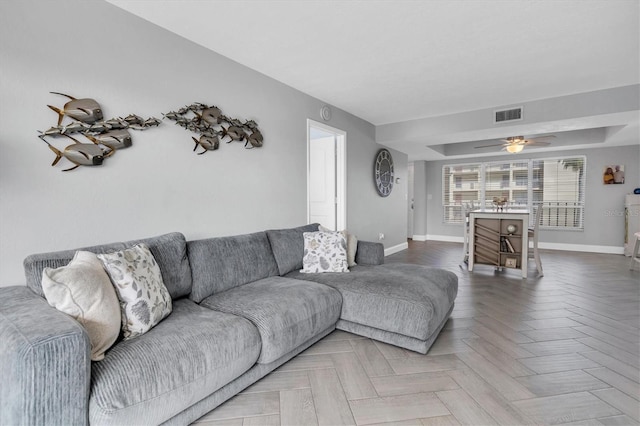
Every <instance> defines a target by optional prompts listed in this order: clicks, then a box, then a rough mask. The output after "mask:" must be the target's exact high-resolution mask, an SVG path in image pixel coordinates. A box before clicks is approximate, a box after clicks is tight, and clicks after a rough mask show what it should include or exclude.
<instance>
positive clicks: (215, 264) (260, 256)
mask: <svg viewBox="0 0 640 426" xmlns="http://www.w3.org/2000/svg"><path fill="white" fill-rule="evenodd" d="M187 247H188V251H189V262H190V263H191V271H192V276H193V291H192V292H191V296H190V298H191V300H193V301H194V302H196V303H200V302H201V301H202V300H203V299H205V298H207V297H209V296H211V295H213V294H215V293H219V292H222V291H225V290H228V289H230V288H233V287H237V286H239V285H242V284H246V283H249V282H253V281H256V280H260V279H263V278H267V277H271V276H275V275H278V266H277V264H276V261H275V259H274V258H273V254H272V253H271V246H270V245H269V240H268V239H267V235H266V234H265V233H264V232H257V233H254V234H248V235H237V236H233V237H220V238H208V239H204V240H196V241H189V242H188V243H187Z"/></svg>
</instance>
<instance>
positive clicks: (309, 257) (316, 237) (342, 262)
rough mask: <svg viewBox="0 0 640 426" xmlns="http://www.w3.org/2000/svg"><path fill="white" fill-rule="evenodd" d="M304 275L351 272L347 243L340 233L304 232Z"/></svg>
mask: <svg viewBox="0 0 640 426" xmlns="http://www.w3.org/2000/svg"><path fill="white" fill-rule="evenodd" d="M302 235H303V237H304V257H303V258H302V270H300V272H302V273H311V274H313V273H321V272H349V265H348V263H347V241H346V240H345V238H344V235H342V233H340V232H321V231H319V232H304V233H303V234H302Z"/></svg>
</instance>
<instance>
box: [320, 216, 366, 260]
mask: <svg viewBox="0 0 640 426" xmlns="http://www.w3.org/2000/svg"><path fill="white" fill-rule="evenodd" d="M318 231H322V232H333V231H332V230H331V229H329V228H325V227H324V226H322V225H320V226H319V227H318ZM339 232H340V233H341V234H342V235H344V237H345V238H346V239H347V262H348V263H349V268H351V267H352V266H356V265H357V263H356V252H357V250H358V238H357V237H356V236H355V235H353V234H351V233H349V232H347V230H346V229H344V230H342V231H339Z"/></svg>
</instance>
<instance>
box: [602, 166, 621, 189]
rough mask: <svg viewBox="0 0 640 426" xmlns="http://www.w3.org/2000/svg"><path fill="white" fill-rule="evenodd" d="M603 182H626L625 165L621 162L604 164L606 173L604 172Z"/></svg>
mask: <svg viewBox="0 0 640 426" xmlns="http://www.w3.org/2000/svg"><path fill="white" fill-rule="evenodd" d="M602 182H603V183H604V184H605V185H611V184H623V183H624V166H623V165H621V164H614V165H611V166H604V173H603V174H602Z"/></svg>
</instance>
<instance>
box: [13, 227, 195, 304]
mask: <svg viewBox="0 0 640 426" xmlns="http://www.w3.org/2000/svg"><path fill="white" fill-rule="evenodd" d="M138 243H145V244H146V245H147V246H148V247H149V249H150V250H151V253H152V254H153V257H154V258H155V259H156V262H157V263H158V266H159V267H160V272H161V274H162V279H163V280H164V284H165V286H166V287H167V290H169V294H170V295H171V297H172V298H173V299H176V298H178V297H182V296H186V295H187V294H189V292H191V268H190V267H189V259H188V257H187V243H186V241H185V238H184V235H182V234H181V233H179V232H173V233H170V234H165V235H160V236H158V237H152V238H145V239H142V240H135V241H128V242H124V243H123V242H117V243H110V244H103V245H99V246H92V247H83V248H79V249H73V250H62V251H56V252H50V253H40V254H32V255H29V256H27V258H26V259H25V260H24V272H25V276H26V280H27V287H29V288H30V289H31V290H33V292H35V293H36V294H39V295H40V296H42V297H44V292H43V291H42V270H43V269H44V268H47V267H48V268H54V269H55V268H59V267H61V266H65V265H67V264H68V263H69V262H71V259H73V257H74V256H75V254H76V251H78V250H83V251H90V252H92V253H96V254H101V253H112V252H115V251H119V250H124V249H126V248H129V247H133V246H134V245H136V244H138Z"/></svg>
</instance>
